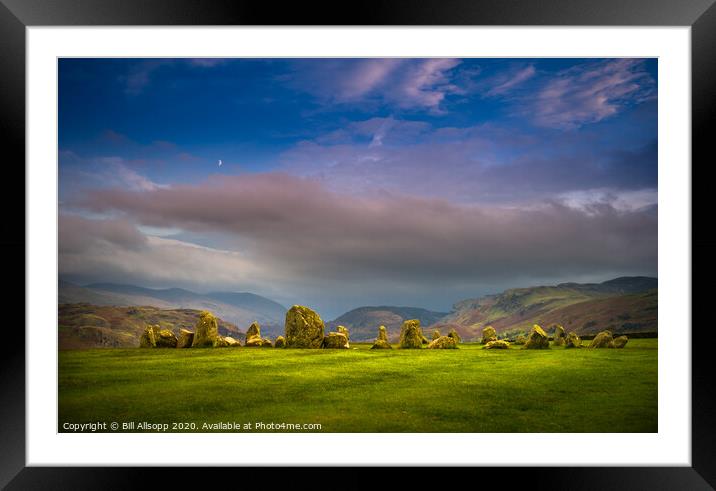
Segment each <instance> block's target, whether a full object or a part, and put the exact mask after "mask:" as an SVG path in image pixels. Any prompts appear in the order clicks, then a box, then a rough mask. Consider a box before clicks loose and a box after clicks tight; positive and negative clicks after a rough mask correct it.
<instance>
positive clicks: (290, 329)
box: [285, 305, 324, 349]
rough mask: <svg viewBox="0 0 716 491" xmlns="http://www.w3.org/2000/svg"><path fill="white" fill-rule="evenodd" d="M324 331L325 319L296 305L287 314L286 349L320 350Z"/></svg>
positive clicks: (306, 308)
mask: <svg viewBox="0 0 716 491" xmlns="http://www.w3.org/2000/svg"><path fill="white" fill-rule="evenodd" d="M323 329H324V324H323V319H321V317H320V316H319V315H318V314H317V313H316V312H314V311H313V310H311V309H309V308H308V307H304V306H303V305H294V306H293V307H291V308H290V309H289V311H288V312H286V333H285V334H286V336H285V337H286V347H288V348H314V349H317V348H320V347H321V345H322V344H323V337H324V336H323Z"/></svg>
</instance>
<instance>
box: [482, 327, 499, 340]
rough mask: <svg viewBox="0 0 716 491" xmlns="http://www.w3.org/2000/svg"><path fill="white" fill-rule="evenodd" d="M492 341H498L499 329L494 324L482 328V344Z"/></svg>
mask: <svg viewBox="0 0 716 491" xmlns="http://www.w3.org/2000/svg"><path fill="white" fill-rule="evenodd" d="M490 341H497V331H495V328H494V327H492V326H487V327H486V328H485V329H483V330H482V341H481V343H482V344H487V343H489V342H490Z"/></svg>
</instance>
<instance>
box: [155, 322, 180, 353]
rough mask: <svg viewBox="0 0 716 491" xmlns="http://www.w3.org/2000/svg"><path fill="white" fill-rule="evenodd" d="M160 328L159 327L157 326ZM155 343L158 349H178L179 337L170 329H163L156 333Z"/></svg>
mask: <svg viewBox="0 0 716 491" xmlns="http://www.w3.org/2000/svg"><path fill="white" fill-rule="evenodd" d="M157 327H159V326H157ZM154 339H155V341H156V347H157V348H176V347H177V337H176V336H175V335H174V333H173V332H171V331H170V330H169V329H161V330H160V331H159V332H156V331H155V338H154Z"/></svg>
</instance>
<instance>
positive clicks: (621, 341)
mask: <svg viewBox="0 0 716 491" xmlns="http://www.w3.org/2000/svg"><path fill="white" fill-rule="evenodd" d="M628 341H629V338H628V337H626V336H619V337H616V338H614V347H615V348H623V347H624V346H626V344H627V342H628Z"/></svg>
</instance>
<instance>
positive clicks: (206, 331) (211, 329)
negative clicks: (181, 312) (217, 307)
mask: <svg viewBox="0 0 716 491" xmlns="http://www.w3.org/2000/svg"><path fill="white" fill-rule="evenodd" d="M218 337H219V324H218V322H217V320H216V317H214V315H213V314H212V313H211V312H207V311H203V312H202V313H201V314H199V321H198V322H197V323H196V329H195V331H194V339H193V340H192V344H191V345H192V347H194V348H202V347H207V346H214V341H215V340H216V339H217V338H218Z"/></svg>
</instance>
